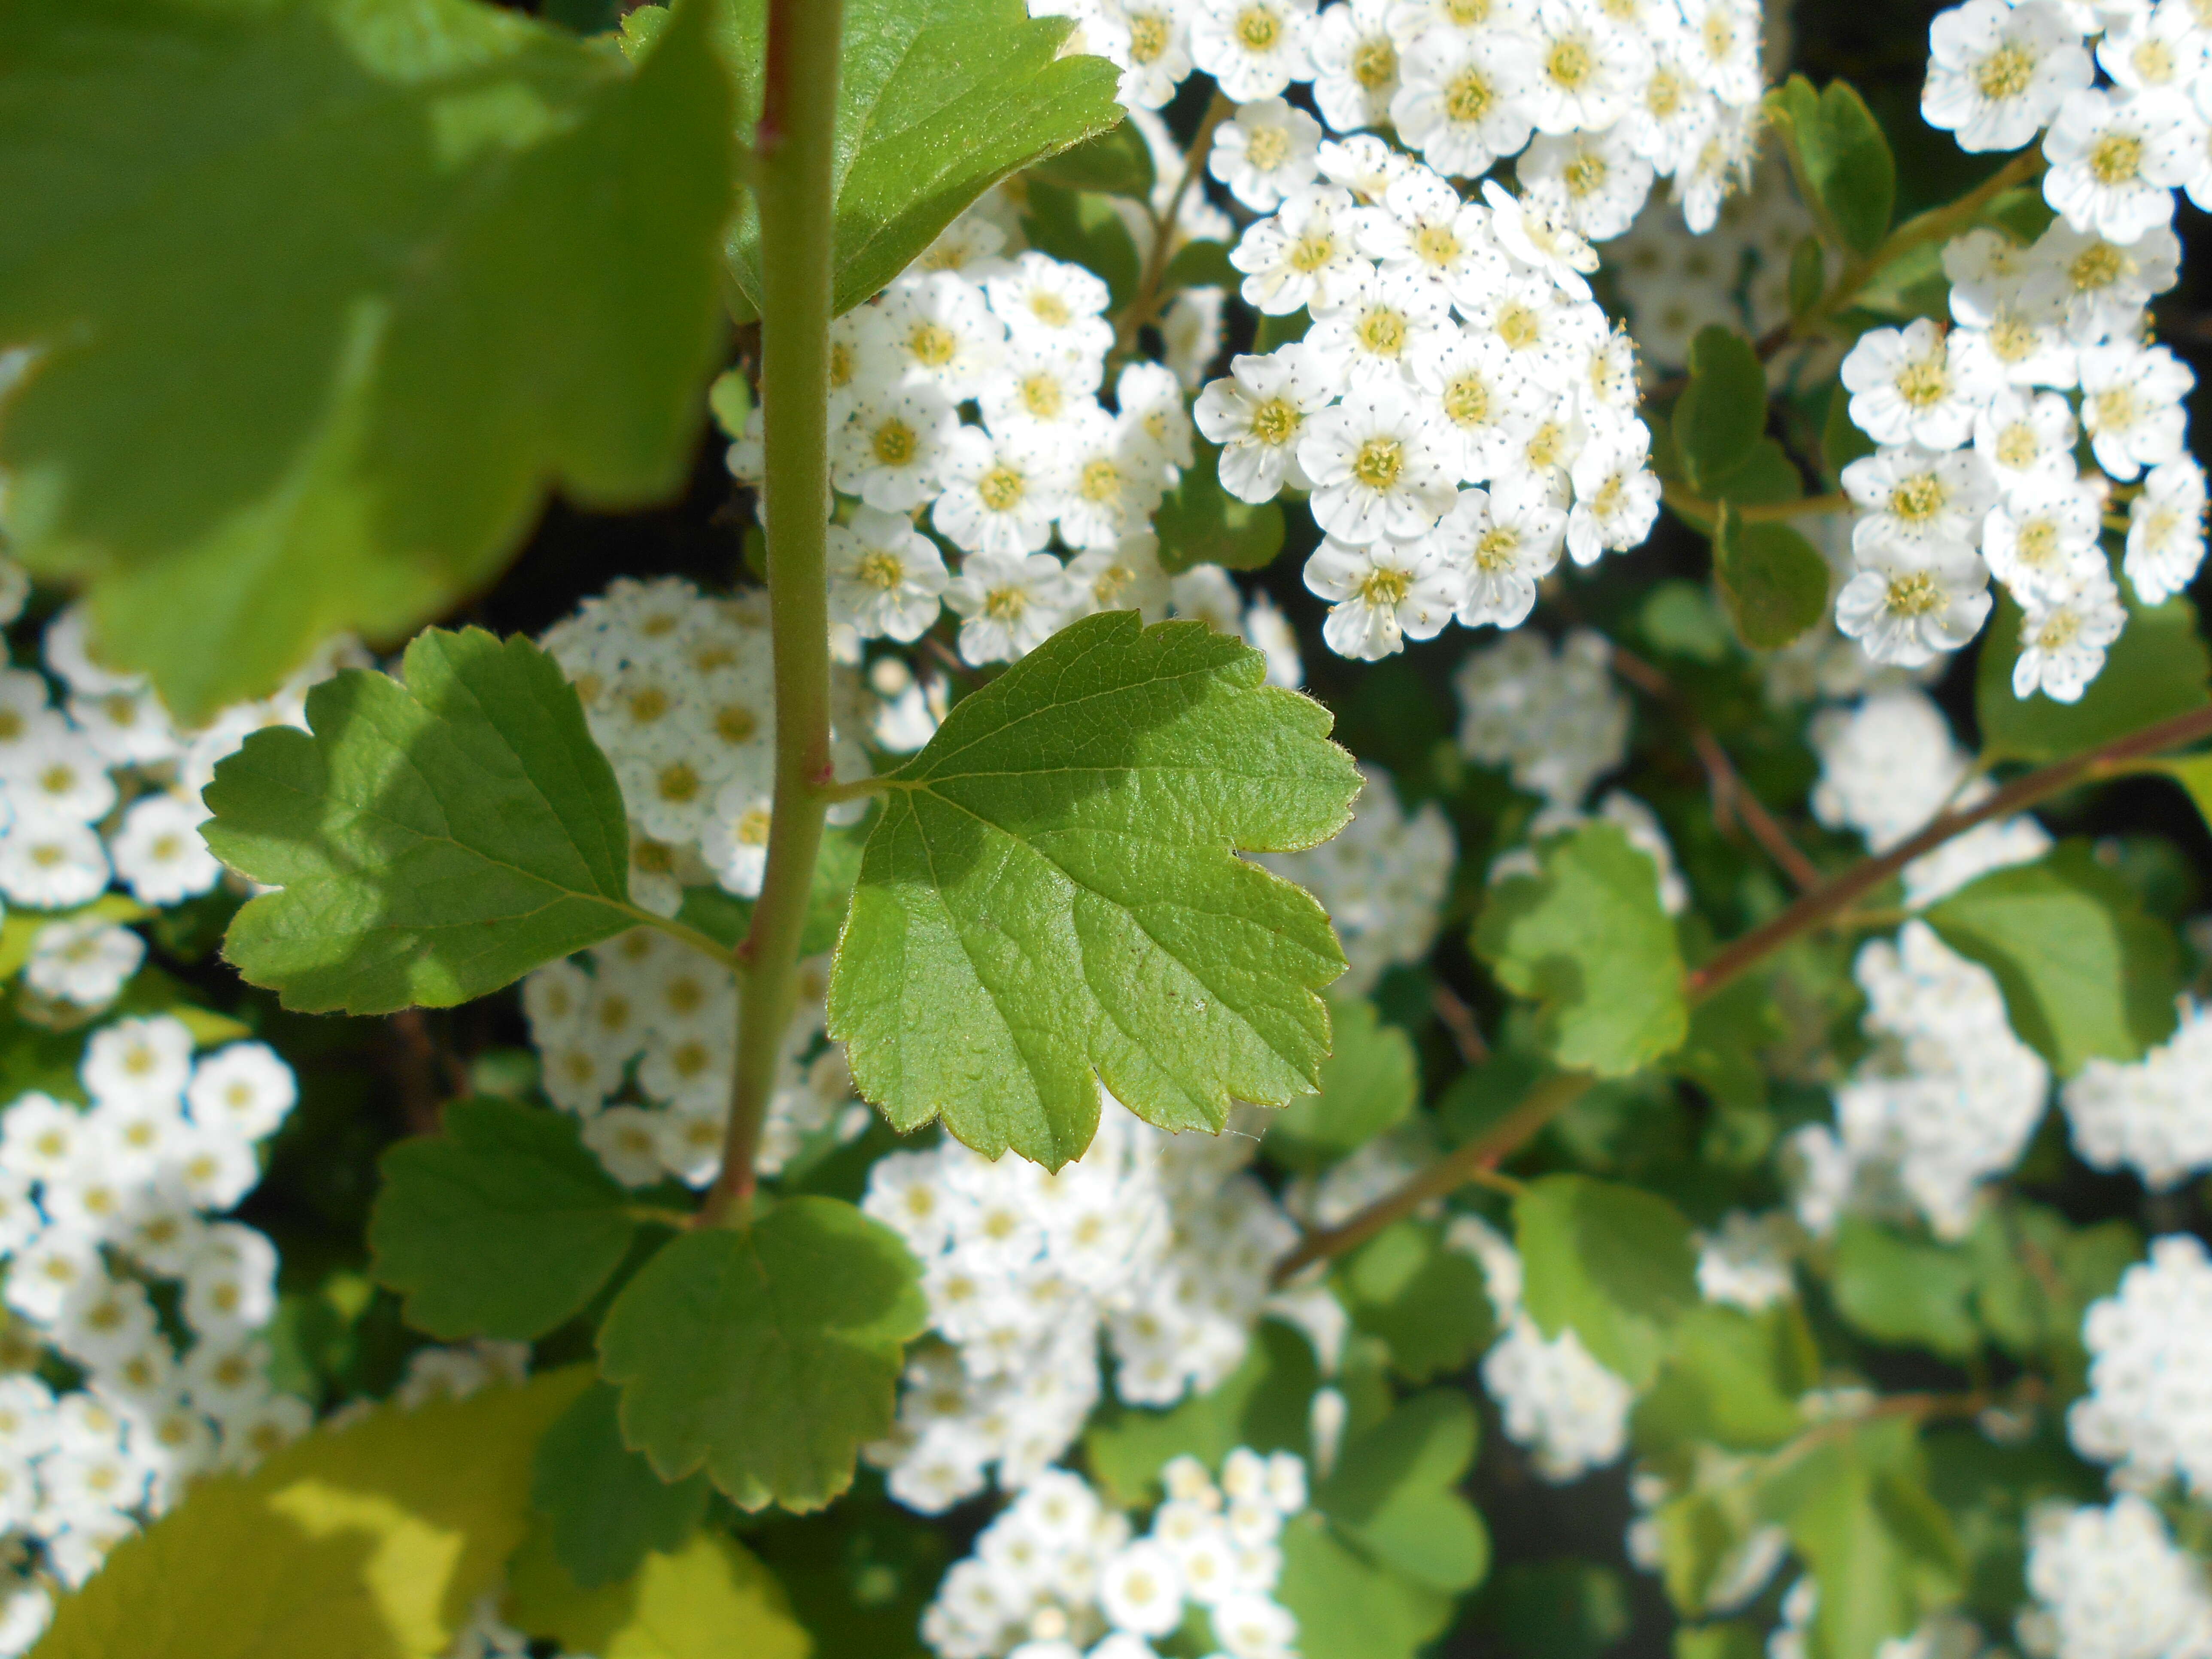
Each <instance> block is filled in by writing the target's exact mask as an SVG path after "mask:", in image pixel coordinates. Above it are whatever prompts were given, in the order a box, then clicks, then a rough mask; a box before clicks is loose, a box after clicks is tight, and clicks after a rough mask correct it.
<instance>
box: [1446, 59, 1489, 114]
mask: <svg viewBox="0 0 2212 1659" xmlns="http://www.w3.org/2000/svg"><path fill="white" fill-rule="evenodd" d="M1497 96H1498V95H1497V94H1495V93H1494V92H1492V90H1491V89H1490V82H1489V81H1488V80H1486V78H1485V77H1484V76H1483V75H1482V73H1481V72H1480V70H1468V71H1467V72H1466V73H1465V74H1463V75H1462V76H1459V77H1458V79H1456V80H1455V81H1454V82H1452V83H1451V84H1450V85H1449V86H1448V87H1446V88H1444V113H1445V114H1447V115H1449V116H1450V117H1451V118H1452V119H1453V120H1455V121H1462V122H1466V121H1480V119H1482V118H1483V117H1484V116H1485V115H1486V114H1488V113H1489V112H1490V106H1491V105H1492V103H1494V102H1496V101H1497Z"/></svg>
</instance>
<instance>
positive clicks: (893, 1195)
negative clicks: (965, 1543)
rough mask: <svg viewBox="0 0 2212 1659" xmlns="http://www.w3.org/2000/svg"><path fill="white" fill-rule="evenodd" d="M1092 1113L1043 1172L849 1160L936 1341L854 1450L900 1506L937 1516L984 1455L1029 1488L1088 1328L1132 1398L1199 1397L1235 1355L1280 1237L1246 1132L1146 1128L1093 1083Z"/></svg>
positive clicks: (1063, 1419) (948, 1148)
mask: <svg viewBox="0 0 2212 1659" xmlns="http://www.w3.org/2000/svg"><path fill="white" fill-rule="evenodd" d="M1099 1105H1100V1110H1099V1121H1098V1132H1097V1135H1096V1137H1095V1138H1094V1139H1092V1141H1091V1146H1090V1147H1089V1149H1088V1150H1087V1151H1086V1152H1085V1153H1084V1155H1083V1156H1082V1157H1081V1158H1078V1159H1076V1160H1075V1161H1074V1162H1073V1163H1071V1164H1067V1165H1066V1166H1065V1167H1064V1168H1062V1169H1061V1170H1059V1171H1058V1172H1057V1173H1056V1174H1055V1173H1049V1172H1048V1171H1046V1170H1043V1169H1042V1168H1041V1167H1040V1166H1038V1165H1036V1164H1031V1163H1030V1162H1029V1161H1028V1160H1027V1159H1025V1158H1018V1157H1014V1156H1012V1155H1011V1154H1010V1155H1007V1156H1006V1157H1002V1158H998V1159H995V1160H993V1159H987V1158H982V1157H981V1156H980V1155H978V1154H977V1153H975V1152H970V1151H969V1149H968V1148H966V1147H965V1146H961V1145H959V1144H958V1143H957V1141H953V1140H950V1139H948V1140H946V1141H945V1142H944V1143H943V1144H942V1145H940V1146H938V1147H936V1148H934V1149H933V1150H931V1151H929V1152H893V1153H891V1154H890V1155H889V1156H888V1157H885V1158H881V1159H879V1160H878V1162H877V1164H875V1167H874V1168H873V1169H872V1170H870V1171H869V1175H868V1190H867V1194H866V1198H865V1199H863V1200H862V1202H861V1208H862V1209H863V1210H864V1211H866V1213H868V1214H869V1215H871V1216H872V1217H874V1218H876V1219H877V1220H878V1221H881V1222H883V1223H884V1225H887V1226H889V1227H890V1228H891V1229H893V1230H894V1231H896V1232H897V1233H898V1235H899V1236H900V1237H902V1238H903V1239H904V1240H905V1241H906V1243H907V1245H908V1248H909V1249H912V1250H913V1251H914V1253H915V1255H916V1256H918V1257H919V1258H920V1259H921V1263H922V1267H923V1276H922V1290H923V1292H924V1293H925V1294H926V1295H927V1297H928V1298H929V1307H930V1323H931V1326H932V1328H933V1329H934V1330H935V1331H936V1333H937V1334H938V1335H939V1337H940V1338H942V1339H943V1341H944V1343H945V1345H946V1346H942V1347H936V1348H927V1349H923V1350H921V1351H919V1352H916V1354H915V1357H914V1358H913V1360H912V1361H911V1363H910V1364H909V1365H908V1370H907V1377H906V1385H905V1387H904V1389H903V1390H902V1394H901V1396H900V1401H899V1417H898V1424H897V1427H896V1430H895V1431H894V1433H893V1434H892V1436H891V1437H890V1439H889V1440H887V1441H884V1442H883V1443H879V1444H878V1445H876V1446H874V1447H872V1448H870V1449H869V1450H868V1453H867V1455H868V1457H869V1459H870V1461H871V1462H875V1463H876V1464H878V1466H879V1467H882V1468H886V1469H888V1470H889V1471H890V1491H891V1495H892V1496H893V1497H894V1498H897V1499H898V1501H899V1502H901V1503H902V1504H905V1505H907V1506H908V1508H909V1509H914V1510H921V1512H923V1513H924V1514H936V1513H938V1512H939V1511H941V1510H946V1509H949V1508H950V1507H951V1505H952V1504H956V1503H957V1502H958V1501H959V1500H960V1499H962V1498H966V1497H969V1495H971V1494H973V1493H975V1492H980V1491H981V1490H982V1488H983V1486H984V1484H985V1482H986V1480H987V1478H988V1475H989V1472H990V1470H991V1468H992V1467H993V1466H994V1465H995V1466H996V1468H997V1474H998V1481H999V1484H1000V1486H1003V1487H1006V1488H1008V1489H1012V1488H1015V1487H1019V1486H1025V1485H1027V1484H1028V1483H1030V1481H1032V1480H1036V1478H1037V1477H1038V1475H1039V1474H1041V1473H1042V1471H1043V1470H1044V1468H1046V1466H1047V1465H1048V1464H1049V1463H1050V1462H1052V1461H1053V1460H1054V1458H1056V1457H1058V1456H1059V1455H1060V1454H1061V1453H1062V1452H1064V1451H1066V1449H1067V1448H1068V1447H1069V1445H1071V1444H1072V1443H1073V1442H1074V1439H1075V1437H1076V1435H1077V1434H1078V1433H1079V1432H1080V1431H1081V1430H1082V1427H1083V1424H1084V1420H1085V1418H1087V1417H1088V1416H1089V1414H1090V1413H1091V1407H1093V1406H1094V1405H1096V1404H1097V1401H1098V1399H1099V1397H1100V1392H1101V1390H1100V1383H1099V1375H1098V1343H1099V1336H1100V1334H1101V1332H1102V1331H1103V1334H1104V1335H1105V1337H1106V1339H1107V1342H1108V1345H1109V1346H1110V1348H1111V1350H1112V1352H1113V1354H1114V1358H1115V1393H1116V1394H1117V1395H1119V1396H1120V1397H1121V1399H1123V1400H1125V1401H1130V1402H1132V1403H1133V1404H1140V1405H1147V1406H1166V1405H1172V1404H1174V1403H1175V1402H1176V1401H1178V1400H1180V1399H1182V1397H1183V1396H1184V1395H1186V1394H1188V1393H1193V1392H1195V1393H1201V1394H1202V1393H1204V1392H1205V1391H1206V1389H1210V1388H1212V1387H1213V1386H1214V1385H1215V1384H1216V1383H1219V1382H1220V1381H1221V1380H1222V1379H1223V1378H1224V1377H1225V1376H1228V1375H1229V1373H1230V1372H1231V1371H1232V1370H1235V1369H1236V1368H1237V1365H1238V1364H1240V1363H1241V1362H1242V1361H1243V1358H1244V1354H1245V1351H1246V1348H1247V1346H1248V1345H1249V1342H1250V1340H1251V1334H1252V1328H1253V1326H1254V1325H1255V1323H1256V1322H1257V1321H1258V1319H1259V1317H1260V1315H1261V1308H1262V1305H1263V1304H1266V1303H1267V1300H1268V1299H1269V1285H1268V1276H1269V1273H1270V1272H1271V1270H1272V1269H1273V1266H1274V1264H1275V1263H1276V1262H1277V1261H1279V1260H1280V1259H1281V1258H1282V1256H1283V1255H1284V1253H1285V1251H1287V1250H1288V1249H1290V1248H1291V1245H1292V1244H1293V1243H1296V1242H1297V1227H1296V1226H1294V1225H1292V1223H1291V1220H1290V1218H1289V1217H1287V1216H1286V1215H1285V1214H1284V1213H1283V1212H1282V1210H1281V1208H1280V1207H1279V1206H1278V1205H1277V1204H1276V1203H1275V1201H1274V1200H1273V1198H1271V1197H1270V1196H1268V1194H1267V1189H1266V1188H1264V1187H1262V1186H1261V1184H1260V1183H1259V1182H1258V1181H1256V1180H1255V1179H1254V1178H1253V1177H1252V1176H1249V1175H1246V1174H1243V1173H1240V1171H1241V1170H1242V1166H1243V1164H1245V1163H1246V1162H1247V1161H1248V1160H1249V1158H1250V1156H1251V1152H1252V1147H1253V1144H1254V1143H1253V1142H1252V1141H1251V1140H1250V1139H1249V1138H1247V1137H1244V1136H1241V1135H1238V1134H1236V1133H1225V1134H1222V1135H1218V1136H1216V1135H1206V1134H1195V1133H1193V1134H1182V1135H1170V1134H1166V1133H1163V1132H1161V1131H1159V1130H1158V1129H1154V1128H1152V1127H1150V1126H1149V1125H1147V1124H1145V1123H1142V1122H1139V1121H1138V1120H1137V1119H1136V1118H1135V1117H1133V1116H1132V1115H1130V1114H1129V1113H1128V1112H1127V1110H1126V1109H1124V1108H1123V1107H1122V1106H1121V1104H1120V1103H1119V1102H1117V1101H1115V1099H1114V1098H1113V1097H1111V1096H1110V1095H1107V1094H1104V1093H1103V1091H1102V1093H1101V1095H1100V1100H1099Z"/></svg>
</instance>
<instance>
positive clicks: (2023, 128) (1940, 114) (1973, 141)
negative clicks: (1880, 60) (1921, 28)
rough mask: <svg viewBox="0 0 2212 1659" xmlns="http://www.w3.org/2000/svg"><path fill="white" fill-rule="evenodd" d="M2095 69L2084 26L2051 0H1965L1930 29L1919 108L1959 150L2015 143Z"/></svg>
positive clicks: (2048, 117) (2027, 136) (2083, 84)
mask: <svg viewBox="0 0 2212 1659" xmlns="http://www.w3.org/2000/svg"><path fill="white" fill-rule="evenodd" d="M2092 73H2093V70H2092V69H2091V67H2090V64H2089V54H2088V52H2087V51H2086V50H2085V49H2084V48H2083V46H2082V45H2081V30H2079V29H2078V28H2075V27H2073V26H2072V25H2071V24H2069V22H2068V21H2067V20H2066V16H2065V14H2064V12H2063V10H2062V9H2060V7H2059V6H2058V5H2057V4H2055V3H2052V0H2027V3H2026V4H2023V5H2017V6H2008V5H2007V4H2005V3H2004V0H1966V4H1965V5H1962V6H1954V7H1952V8H1951V9H1949V10H1948V11H1943V12H1939V13H1937V14H1936V21H1935V22H1934V23H1933V24H1932V25H1931V26H1930V27H1929V32H1928V84H1927V86H1926V87H1925V88H1923V90H1922V92H1921V94H1920V112H1921V114H1922V115H1923V117H1925V118H1926V119H1927V122H1928V125H1930V126H1932V127H1948V128H1949V129H1951V130H1952V131H1954V132H1955V133H1956V134H1957V135H1958V140H1959V148H1960V149H1970V150H1989V149H2019V148H2020V147H2021V145H2022V144H2025V143H2027V142H2028V140H2030V139H2031V138H2033V137H2035V135H2036V132H2037V131H2039V129H2040V128H2042V127H2044V126H2045V125H2049V123H2050V120H2051V116H2052V115H2053V114H2055V113H2056V112H2057V109H2058V106H2059V104H2060V103H2061V101H2062V100H2064V98H2065V97H2066V94H2069V92H2075V91H2077V90H2079V89H2080V88H2083V87H2086V86H2087V85H2088V84H2089V81H2090V77H2091V75H2092Z"/></svg>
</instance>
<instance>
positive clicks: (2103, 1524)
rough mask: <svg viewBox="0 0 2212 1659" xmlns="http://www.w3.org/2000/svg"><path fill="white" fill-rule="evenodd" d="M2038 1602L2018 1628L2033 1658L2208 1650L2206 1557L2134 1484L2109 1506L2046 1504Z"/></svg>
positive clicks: (2030, 1567) (2031, 1528)
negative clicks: (2188, 1546)
mask: <svg viewBox="0 0 2212 1659" xmlns="http://www.w3.org/2000/svg"><path fill="white" fill-rule="evenodd" d="M2027 1588H2028V1590H2029V1592H2030V1593H2031V1594H2032V1595H2033V1596H2034V1597H2035V1602H2036V1605H2035V1606H2033V1607H2031V1608H2029V1609H2028V1610H2027V1612H2025V1613H2022V1614H2021V1616H2020V1618H2019V1619H2018V1620H2017V1621H2016V1622H2015V1631H2014V1633H2015V1635H2016V1636H2017V1637H2018V1638H2019V1639H2020V1647H2021V1652H2022V1653H2024V1654H2027V1655H2028V1656H2030V1659H2207V1656H2208V1655H2212V1591H2208V1589H2207V1587H2206V1584H2205V1581H2204V1567H2203V1563H2202V1562H2200V1561H2198V1560H2197V1559H2195V1558H2194V1557H2193V1556H2191V1555H2189V1554H2187V1553H2185V1552H2184V1551H2182V1550H2180V1549H2179V1548H2177V1547H2175V1545H2174V1542H2173V1540H2172V1536H2171V1535H2170V1534H2168V1533H2167V1531H2166V1522H2165V1519H2164V1518H2163V1517H2162V1516H2160V1514H2159V1512H2158V1511H2157V1510H2155V1509H2154V1508H2153V1507H2152V1506H2151V1505H2150V1504H2148V1503H2146V1502H2144V1501H2143V1499H2142V1498H2139V1497H2137V1496H2136V1495H2135V1494H2134V1493H2132V1492H2127V1493H2123V1494H2122V1495H2121V1496H2119V1497H2118V1498H2114V1499H2113V1500H2112V1503H2111V1504H2108V1505H2107V1506H2106V1507H2105V1508H2102V1509H2099V1508H2096V1507H2095V1506H2093V1505H2087V1504H2084V1505H2075V1504H2063V1503H2046V1504H2038V1505H2036V1507H2035V1508H2034V1509H2033V1510H2031V1511H2030V1512H2029V1515H2028V1523H2027Z"/></svg>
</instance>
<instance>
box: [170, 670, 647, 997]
mask: <svg viewBox="0 0 2212 1659" xmlns="http://www.w3.org/2000/svg"><path fill="white" fill-rule="evenodd" d="M307 722H308V724H309V726H312V727H313V735H310V734H309V733H308V732H301V731H299V730H297V729H295V728H294V727H292V726H273V727H270V729H268V730H266V731H263V732H256V733H255V734H254V735H253V736H252V737H250V738H247V739H246V745H245V747H244V748H242V749H240V750H239V751H238V753H236V754H235V755H233V756H232V757H230V758H229V759H228V760H226V761H224V762H223V763H222V765H220V766H219V767H217V768H216V775H215V781H214V782H213V783H211V784H210V785H209V786H208V787H207V790H206V792H205V799H206V800H207V804H208V805H209V807H210V809H211V810H212V811H214V813H215V817H214V818H213V820H212V821H211V822H210V823H208V825H207V826H206V828H205V829H204V831H203V833H204V835H205V836H206V837H207V842H208V846H209V848H210V849H212V850H213V852H214V853H215V854H216V857H218V858H220V859H221V860H222V861H223V862H224V863H225V864H228V866H230V867H231V868H232V869H234V870H235V871H237V872H239V873H240V875H242V876H246V877H248V878H251V879H252V880H255V881H258V882H264V883H266V884H269V885H270V886H272V887H276V888H280V889H281V891H278V892H274V893H265V894H264V895H262V896H260V897H259V898H257V899H255V900H253V901H252V902H251V903H249V904H247V905H246V908H244V909H242V910H240V912H239V913H238V915H237V918H236V919H235V920H234V921H232V923H231V925H230V933H229V937H228V939H227V940H226V941H225V944H224V947H223V951H224V954H225V955H226V956H227V957H229V959H230V961H231V962H232V963H234V965H235V966H236V967H237V969H238V970H239V972H240V973H241V974H243V975H246V978H247V979H248V980H250V981H252V983H254V984H256V985H263V986H268V987H271V988H273V989H274V990H276V992H277V993H278V994H279V995H280V996H281V997H282V999H283V1004H284V1006H286V1007H287V1008H296V1009H300V1010H302V1011H304V1012H308V1013H327V1012H331V1011H332V1010H337V1009H343V1011H345V1012H348V1013H354V1014H381V1013H389V1012H392V1010H393V1009H395V1008H404V1007H407V1006H409V1005H410V1004H421V1005H422V1006H427V1007H433V1008H443V1007H450V1006H452V1005H453V1004H454V1003H458V1002H466V1001H468V1000H470V999H471V998H473V997H479V996H482V995H483V994H484V993H486V992H487V991H495V990H497V989H498V988H499V987H501V986H502V985H505V984H507V983H508V982H509V981H513V980H517V979H520V977H521V976H522V975H525V974H526V973H528V972H529V971H530V970H531V969H533V968H536V967H538V966H539V965H540V964H542V963H547V962H550V961H552V960H553V959H554V958H555V957H562V956H566V955H568V953H569V952H570V951H580V950H582V949H583V948H584V947H585V946H586V945H595V944H597V943H598V942H599V940H601V939H608V938H611V937H612V936H613V935H614V934H616V933H621V932H622V931H623V929H624V928H627V927H633V926H635V925H636V924H637V923H639V922H641V921H642V922H651V921H656V920H657V918H655V917H653V916H651V915H647V913H646V912H644V911H642V910H640V909H639V908H636V907H635V905H633V904H631V903H630V902H629V820H628V817H626V815H625V813H624V811H623V799H622V791H621V789H620V788H619V787H617V784H616V782H615V775H614V769H613V768H612V767H611V766H609V765H608V764H607V761H606V757H605V756H604V755H602V754H600V753H599V747H598V745H597V744H594V743H593V742H592V734H591V732H589V731H588V730H587V729H586V726H585V725H584V711H583V708H582V706H581V705H580V704H579V703H578V702H577V701H576V693H575V690H574V687H572V686H570V685H569V684H568V681H567V680H566V679H564V678H562V675H561V671H560V669H559V668H557V667H556V666H555V665H554V663H553V659H551V658H550V657H548V656H547V655H546V654H545V653H544V652H542V651H540V650H539V649H538V647H536V646H535V645H532V643H531V642H530V641H528V640H526V639H521V638H515V639H510V640H507V641H504V642H501V641H499V640H497V639H495V638H494V637H493V636H492V635H489V634H487V633H484V632H483V631H482V630H481V629H473V628H471V629H467V630H465V632H462V633H459V634H448V633H445V632H443V631H441V630H439V629H431V630H429V631H428V632H427V633H423V634H421V635H416V639H415V641H414V642H413V643H412V644H410V646H409V647H407V658H406V669H405V679H404V684H402V683H401V682H400V681H398V680H393V679H390V678H386V676H384V675H382V674H373V673H365V672H362V671H348V672H346V673H343V674H340V675H339V676H337V678H335V679H331V680H325V682H324V683H323V684H320V685H319V686H317V687H316V688H315V689H314V690H313V691H311V692H309V693H308V694H307Z"/></svg>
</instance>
